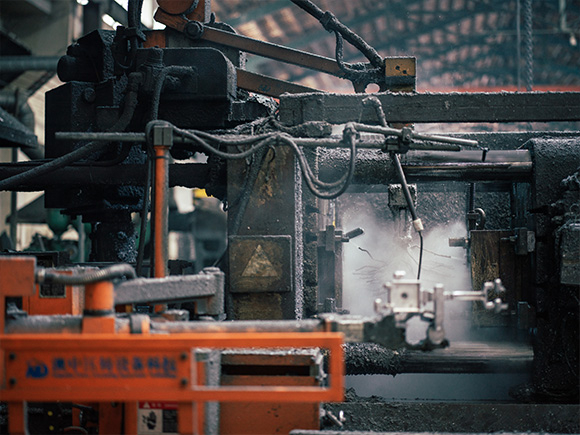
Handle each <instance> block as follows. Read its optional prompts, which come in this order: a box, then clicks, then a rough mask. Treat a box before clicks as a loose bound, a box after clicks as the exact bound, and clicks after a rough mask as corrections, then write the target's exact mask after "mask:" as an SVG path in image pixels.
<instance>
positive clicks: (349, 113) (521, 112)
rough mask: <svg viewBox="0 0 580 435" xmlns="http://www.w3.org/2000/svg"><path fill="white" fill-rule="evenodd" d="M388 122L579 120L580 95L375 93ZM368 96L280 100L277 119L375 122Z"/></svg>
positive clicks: (288, 97)
mask: <svg viewBox="0 0 580 435" xmlns="http://www.w3.org/2000/svg"><path fill="white" fill-rule="evenodd" d="M375 95H376V97H377V98H378V99H379V100H380V101H381V103H382V106H383V107H384V110H385V114H386V117H387V121H388V122H403V123H408V122H415V123H423V122H425V123H428V122H517V121H530V122H531V121H578V120H580V93H579V92H548V93H545V92H533V93H512V92H510V93H508V92H502V93H493V94H488V93H450V94H435V93H420V94H409V93H399V94H393V93H381V94H375ZM367 97H368V95H367V94H355V95H339V94H304V95H285V96H282V97H281V98H280V120H281V121H282V122H283V123H284V124H286V125H297V124H301V123H303V122H306V121H321V120H324V121H327V122H330V123H333V124H341V123H345V122H350V121H355V120H358V121H359V122H363V123H376V122H377V117H376V114H375V111H374V110H373V109H372V108H370V107H364V106H363V104H362V101H363V100H364V99H365V98H367Z"/></svg>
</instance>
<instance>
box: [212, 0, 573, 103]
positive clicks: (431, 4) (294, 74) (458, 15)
mask: <svg viewBox="0 0 580 435" xmlns="http://www.w3.org/2000/svg"><path fill="white" fill-rule="evenodd" d="M315 3H316V4H317V5H318V6H319V7H320V8H321V9H323V10H329V11H331V12H332V13H334V15H335V16H336V17H337V18H338V19H339V20H340V21H342V22H343V23H344V24H346V25H347V26H349V27H350V28H352V29H353V30H354V31H355V32H356V33H358V34H359V35H361V36H363V38H365V40H366V41H367V42H368V43H369V44H370V45H371V46H373V47H375V48H376V49H377V50H378V51H379V53H380V54H381V55H382V56H415V57H416V58H417V70H418V74H417V76H418V77H417V80H418V90H420V91H421V90H458V89H460V90H500V89H503V90H517V88H518V82H519V85H520V89H522V90H525V84H526V74H528V73H529V67H528V63H527V62H526V60H527V59H526V47H525V44H526V37H527V35H528V34H527V32H529V27H528V26H527V25H526V23H527V21H526V8H525V5H524V3H525V0H509V1H497V0H487V1H479V0H478V1H476V0H356V1H352V0H332V1H330V0H317V1H315ZM212 10H213V11H214V12H215V14H216V17H217V19H218V20H219V21H223V22H227V23H229V24H231V25H232V26H233V27H234V28H235V29H236V30H237V31H238V32H239V33H242V34H244V35H247V36H250V37H253V38H257V39H261V40H266V41H270V42H274V43H277V44H282V45H287V46H290V47H294V48H299V49H302V50H306V51H310V52H313V53H317V54H320V55H325V56H328V57H334V53H335V39H334V35H333V34H330V33H328V32H327V31H326V30H325V29H324V28H323V27H322V26H321V24H320V23H319V22H318V21H317V20H316V19H315V18H313V17H311V16H310V15H308V14H307V13H306V12H304V11H303V10H301V9H300V8H298V7H296V6H295V5H294V4H292V3H291V2H290V1H285V0H245V1H243V2H242V1H238V0H214V1H213V2H212ZM532 15H533V16H532V32H533V59H532V60H533V84H534V89H538V90H540V89H543V90H546V89H554V90H555V89H560V90H564V89H568V90H572V89H574V90H575V89H578V88H579V87H580V46H579V45H578V41H579V40H580V3H578V2H575V1H565V0H562V1H555V0H551V1H548V0H543V1H534V2H533V4H532ZM518 16H519V20H518ZM518 21H519V26H518ZM528 22H529V21H528ZM518 46H519V50H518ZM344 51H345V52H344V55H345V60H346V61H348V62H359V61H364V60H365V59H364V58H363V57H362V55H360V53H359V52H357V50H356V49H354V48H353V47H352V46H350V45H348V44H346V46H345V48H344ZM518 60H519V62H518ZM248 69H250V70H254V71H257V72H260V73H262V74H267V75H272V76H275V77H279V78H283V79H286V80H291V81H300V82H302V83H304V84H306V85H308V86H310V87H316V88H322V89H326V90H336V91H341V92H348V91H350V86H349V84H348V83H347V82H345V81H341V80H340V79H335V78H332V77H327V76H326V77H325V76H324V75H322V74H316V73H313V72H312V71H309V70H304V69H301V68H299V67H295V66H289V65H284V64H281V63H278V62H275V61H269V60H266V59H262V58H258V57H250V59H249V60H248ZM518 77H519V79H518Z"/></svg>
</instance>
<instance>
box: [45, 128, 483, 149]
mask: <svg viewBox="0 0 580 435" xmlns="http://www.w3.org/2000/svg"><path fill="white" fill-rule="evenodd" d="M393 130H394V131H395V132H399V133H400V130H396V129H393ZM423 136H424V135H423ZM55 137H56V139H57V140H92V141H104V142H105V141H106V142H109V141H122V142H134V143H140V142H145V139H146V138H145V133H129V132H124V133H107V132H68V131H67V132H57V133H55ZM424 137H426V136H424ZM431 137H436V138H437V139H441V137H440V136H431ZM219 138H220V139H221V140H222V141H223V142H222V143H223V145H226V146H227V145H228V143H227V141H228V140H232V142H235V141H241V140H244V139H251V138H252V136H251V135H227V134H225V135H219ZM425 140H427V139H425ZM457 140H458V141H460V140H461V141H462V139H457ZM173 141H174V143H195V141H193V140H192V139H190V138H186V137H181V136H174V138H173ZM292 141H293V142H295V143H296V145H298V146H302V147H309V148H317V147H322V148H348V145H347V144H345V143H344V142H343V141H342V138H340V137H337V136H331V137H325V138H299V137H295V138H292ZM463 143H464V144H467V145H470V146H471V145H473V144H475V145H477V141H464V142H463ZM281 144H282V145H283V143H282V142H281ZM458 144H459V142H458V143H457V144H455V143H449V144H447V145H439V144H438V145H436V146H433V145H430V144H422V143H411V144H409V149H411V150H425V151H429V150H437V151H439V150H441V151H460V150H461V148H460V146H459V145H458ZM235 145H236V144H231V146H235ZM356 147H357V148H358V149H365V148H368V149H384V148H385V141H384V139H377V138H374V137H369V136H363V137H361V138H360V139H359V140H358V142H357V144H356Z"/></svg>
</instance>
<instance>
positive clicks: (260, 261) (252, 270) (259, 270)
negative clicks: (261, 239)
mask: <svg viewBox="0 0 580 435" xmlns="http://www.w3.org/2000/svg"><path fill="white" fill-rule="evenodd" d="M242 276H243V277H249V276H263V277H278V276H280V272H279V271H278V270H277V269H276V268H275V267H274V265H273V264H272V263H271V262H270V260H269V259H268V256H267V255H266V253H265V252H264V249H263V248H262V245H258V246H257V247H256V249H255V251H254V253H253V254H252V257H251V258H250V261H248V264H247V265H246V267H245V269H244V271H243V272H242Z"/></svg>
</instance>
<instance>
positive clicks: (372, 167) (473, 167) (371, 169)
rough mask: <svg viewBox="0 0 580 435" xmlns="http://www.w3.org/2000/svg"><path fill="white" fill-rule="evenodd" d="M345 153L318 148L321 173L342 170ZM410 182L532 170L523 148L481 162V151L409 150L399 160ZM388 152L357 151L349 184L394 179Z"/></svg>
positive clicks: (519, 175)
mask: <svg viewBox="0 0 580 435" xmlns="http://www.w3.org/2000/svg"><path fill="white" fill-rule="evenodd" d="M348 161H349V156H348V153H347V152H346V151H345V150H342V149H332V150H331V149H321V150H319V167H320V173H321V177H322V178H324V179H326V178H328V179H332V178H334V177H336V176H337V174H338V175H340V174H341V173H343V172H344V171H346V167H347V165H348ZM401 163H402V166H403V169H404V172H405V174H406V176H407V177H408V179H409V181H410V182H416V181H437V180H438V181H444V180H465V181H468V180H477V181H480V180H491V181H497V180H518V181H527V180H528V181H529V180H530V177H531V172H532V163H531V160H530V155H529V153H528V152H526V151H517V150H512V151H489V152H488V153H487V156H486V159H485V162H482V152H481V151H471V150H468V151H460V152H439V151H433V152H428V151H425V152H422V151H409V152H408V153H407V154H405V155H403V158H402V160H401ZM397 182H398V178H397V174H396V171H395V168H394V165H393V162H392V160H391V156H390V155H389V154H387V153H384V152H382V151H376V150H360V151H359V152H358V154H357V160H356V168H355V173H354V179H353V184H390V183H397Z"/></svg>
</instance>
